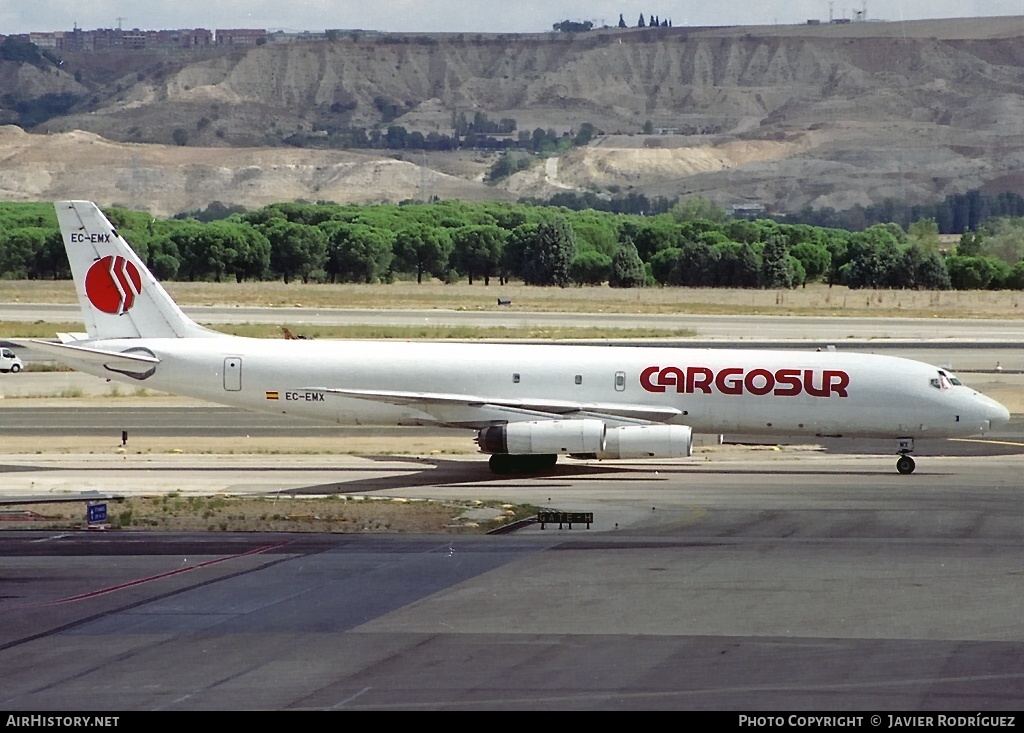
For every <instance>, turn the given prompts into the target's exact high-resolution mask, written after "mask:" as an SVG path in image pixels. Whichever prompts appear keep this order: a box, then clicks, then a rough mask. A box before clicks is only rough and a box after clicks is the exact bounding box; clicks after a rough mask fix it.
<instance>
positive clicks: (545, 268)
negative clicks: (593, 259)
mask: <svg viewBox="0 0 1024 733" xmlns="http://www.w3.org/2000/svg"><path fill="white" fill-rule="evenodd" d="M574 257H576V237H575V235H574V234H573V231H572V227H571V226H570V225H569V222H568V221H566V220H565V219H564V218H563V217H560V216H559V217H556V218H555V219H552V220H551V221H546V222H542V223H541V224H539V225H538V226H537V235H536V236H535V237H534V238H533V241H531V242H528V243H527V246H526V249H525V251H524V253H523V281H524V282H525V283H526V284H527V285H558V286H559V287H563V288H564V287H565V286H566V285H568V284H569V281H570V277H569V274H570V273H569V268H570V266H571V265H572V261H573V258H574Z"/></svg>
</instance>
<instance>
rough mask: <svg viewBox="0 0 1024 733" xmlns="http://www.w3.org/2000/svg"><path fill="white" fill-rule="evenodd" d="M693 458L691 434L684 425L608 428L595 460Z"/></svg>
mask: <svg viewBox="0 0 1024 733" xmlns="http://www.w3.org/2000/svg"><path fill="white" fill-rule="evenodd" d="M691 455H693V432H692V431H691V430H690V428H689V427H687V426H686V425H637V426H629V427H624V428H609V429H608V431H607V432H606V433H605V439H604V450H602V451H598V453H597V457H598V458H686V457H688V456H691Z"/></svg>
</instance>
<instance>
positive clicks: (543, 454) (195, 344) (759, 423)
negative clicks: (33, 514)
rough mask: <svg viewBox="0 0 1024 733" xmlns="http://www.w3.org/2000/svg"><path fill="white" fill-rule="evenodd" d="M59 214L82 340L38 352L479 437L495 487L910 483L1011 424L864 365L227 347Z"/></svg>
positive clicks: (184, 391)
mask: <svg viewBox="0 0 1024 733" xmlns="http://www.w3.org/2000/svg"><path fill="white" fill-rule="evenodd" d="M56 208H57V217H58V219H59V221H60V228H61V231H62V233H63V236H64V244H65V246H66V247H67V252H68V259H69V260H70V262H71V270H72V272H73V273H74V278H75V285H76V288H77V290H78V298H79V300H80V302H81V306H82V314H83V316H84V320H85V327H86V331H87V332H88V333H87V334H61V341H62V343H56V342H51V341H42V340H33V341H31V345H32V347H33V348H36V349H42V350H43V351H46V352H48V353H50V354H53V355H55V356H56V357H57V358H59V359H60V360H62V361H64V362H66V363H67V364H68V365H70V366H72V367H73V368H75V369H79V370H81V371H83V372H87V373H89V374H94V375H97V376H101V377H107V378H109V379H114V380H118V381H121V382H125V383H128V384H133V383H136V384H137V383H143V384H145V385H146V386H147V387H152V388H153V389H156V390H161V391H165V392H170V393H174V394H180V395H187V396H190V397H197V398H199V399H203V400H209V401H211V402H217V403H222V404H226V405H232V406H235V407H241V408H246V409H249V410H257V411H262V412H274V413H278V412H280V413H285V414H289V415H298V416H301V417H306V418H314V419H320V420H326V421H328V422H335V423H347V424H358V425H362V424H386V425H437V426H444V427H451V428H463V429H466V428H469V429H473V430H476V431H478V436H477V443H478V445H479V446H480V449H481V451H483V452H485V453H490V454H492V455H491V458H490V466H491V469H492V470H493V471H494V472H495V473H509V472H531V471H539V470H543V469H545V468H549V467H551V466H553V465H554V463H555V461H556V460H557V457H558V456H559V455H568V456H576V457H590V458H594V457H596V458H629V459H637V458H674V457H681V456H689V455H690V454H691V451H692V444H693V441H692V432H691V431H694V432H700V433H710V434H722V433H737V434H760V435H773V434H774V435H806V436H845V437H863V438H891V439H893V440H894V441H898V444H897V445H898V446H899V447H898V449H897V452H898V453H899V455H900V457H899V460H898V461H897V463H896V468H897V470H898V471H899V472H900V473H911V472H912V471H913V470H914V460H913V458H911V457H910V455H909V454H910V452H911V451H912V450H913V441H914V439H915V438H923V437H929V438H950V437H957V436H967V435H976V434H979V433H986V432H988V431H990V430H992V429H993V428H994V427H996V426H1000V425H1003V424H1005V423H1006V422H1007V421H1008V420H1009V416H1010V415H1009V412H1008V411H1007V409H1006V408H1005V407H1003V406H1002V405H1001V404H999V403H998V402H995V401H994V400H992V399H989V398H988V397H986V396H984V395H982V394H979V393H978V392H976V391H975V390H973V389H970V388H969V387H966V386H964V385H962V384H961V383H960V381H959V380H958V379H957V378H956V377H955V376H954V375H953V374H951V373H949V372H948V371H945V370H943V369H939V368H937V367H934V366H929V365H928V364H923V363H921V362H916V361H910V360H907V359H900V358H895V357H888V356H877V355H871V354H855V353H839V352H834V351H824V352H796V351H753V350H751V351H740V350H729V349H720V350H712V349H668V348H643V347H603V346H563V345H524V344H490V343H417V342H406V341H308V340H296V341H290V340H268V339H252V338H241V337H235V336H227V335H224V334H220V333H217V332H215V331H211V330H209V329H207V328H204V327H202V326H199V325H197V324H196V323H194V322H193V321H191V320H190V319H189V318H188V317H187V316H185V314H184V313H182V311H181V310H180V309H179V308H178V306H177V305H176V304H175V303H174V302H173V301H172V300H171V298H170V296H168V295H167V293H166V292H165V291H164V289H163V288H162V287H161V286H160V284H159V283H158V282H157V280H156V279H155V278H154V277H153V275H152V274H150V272H149V270H148V269H147V268H146V265H145V264H144V263H143V262H142V260H140V259H139V257H138V256H137V255H136V254H135V252H133V251H132V249H131V248H130V247H129V246H128V244H127V243H126V242H125V241H124V239H122V238H121V237H120V236H119V235H118V233H117V232H116V231H115V230H114V228H113V226H112V225H111V224H110V222H109V221H107V219H106V217H104V216H103V214H102V212H101V211H100V210H99V209H98V208H97V207H96V205H95V204H93V203H91V202H88V201H60V202H58V203H57V204H56ZM894 447H895V446H894Z"/></svg>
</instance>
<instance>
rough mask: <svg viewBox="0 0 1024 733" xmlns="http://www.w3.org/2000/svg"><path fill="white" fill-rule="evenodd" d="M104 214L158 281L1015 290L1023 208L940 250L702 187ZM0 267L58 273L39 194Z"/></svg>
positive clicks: (18, 273)
mask: <svg viewBox="0 0 1024 733" xmlns="http://www.w3.org/2000/svg"><path fill="white" fill-rule="evenodd" d="M104 211H105V213H106V214H107V216H108V217H109V218H110V220H111V221H112V222H113V223H114V225H115V226H116V227H117V228H118V230H119V232H120V233H121V234H122V235H123V236H124V237H125V239H127V240H128V241H129V242H130V243H131V245H132V246H133V247H134V248H135V250H136V251H137V252H138V254H139V256H140V257H141V258H142V259H143V260H144V261H145V262H146V264H147V266H148V267H149V268H150V270H152V272H153V273H154V275H156V276H157V277H158V278H160V279H164V280H188V281H203V280H211V281H217V282H221V281H227V280H232V279H233V280H236V281H238V282H242V281H245V280H270V279H281V280H284V281H285V282H291V281H296V280H301V281H302V282H363V283H373V282H387V281H392V280H394V279H399V278H402V279H405V278H408V279H412V278H415V279H416V280H417V281H418V282H422V281H423V280H424V279H429V278H437V279H439V280H442V281H444V282H455V281H459V280H466V281H468V282H469V283H470V284H474V283H477V282H481V281H482V283H483V284H484V285H487V284H489V283H490V281H491V280H492V279H496V280H498V281H499V282H502V283H504V282H508V281H509V280H520V281H522V282H524V283H526V284H528V285H540V286H544V285H554V286H562V287H565V286H569V285H579V286H583V285H599V284H602V283H608V284H609V285H611V286H612V287H643V286H659V285H662V286H688V287H734V288H794V287H799V286H802V285H806V284H807V283H814V282H826V283H828V284H830V285H834V284H838V285H845V286H848V287H850V288H895V289H904V288H914V289H948V288H957V289H982V288H989V289H1007V288H1009V289H1014V290H1019V289H1024V218H1016V217H1005V218H1000V219H992V220H990V221H989V222H988V224H987V226H986V227H984V228H982V229H980V230H979V231H976V232H968V233H965V234H964V235H963V236H962V237H961V240H960V243H959V245H958V246H957V247H956V248H955V251H953V252H943V251H942V249H941V247H940V240H939V235H938V226H937V224H936V222H935V221H934V220H932V219H927V220H921V221H918V222H915V223H914V224H912V225H911V226H910V227H909V228H907V229H904V228H903V227H901V226H899V225H898V224H894V223H888V224H878V225H874V226H871V227H868V228H867V229H865V230H863V231H859V232H851V231H848V230H843V229H835V228H828V227H816V226H811V225H808V224H786V223H782V222H777V221H774V220H770V219H762V220H757V221H748V220H745V219H729V218H728V217H726V216H725V214H724V212H723V211H721V210H720V209H717V208H716V207H715V206H714V205H712V204H710V203H709V202H707V201H706V200H704V199H700V198H696V199H689V200H687V201H684V202H678V203H676V204H675V205H673V206H672V207H671V208H670V209H669V210H668V211H666V212H665V213H661V214H657V215H653V216H640V215H636V214H621V213H612V212H602V211H595V210H593V209H588V210H583V211H573V210H571V209H568V208H564V207H553V206H539V205H533V204H528V203H519V204H506V203H497V202H487V203H466V202H459V201H443V202H434V203H415V202H410V203H405V204H400V205H379V206H341V205H337V204H332V203H324V202H321V203H315V204H310V203H278V204H272V205H270V206H266V207H263V208H261V209H257V210H254V211H246V210H244V209H241V208H240V207H227V206H224V205H222V204H219V203H214V204H211V205H210V206H209V207H207V208H206V209H204V210H202V211H196V212H188V213H186V214H182V215H179V217H177V218H173V219H158V218H155V217H153V216H151V215H150V214H148V213H146V212H139V211H132V210H129V209H126V208H123V207H117V206H113V207H107V208H106V209H105V210H104ZM0 277H3V278H5V279H65V278H69V277H70V272H69V270H68V264H67V257H66V254H65V252H64V247H63V244H62V242H61V238H60V233H59V231H58V229H57V223H56V217H55V215H54V213H53V207H52V206H51V205H49V204H16V203H8V204H0Z"/></svg>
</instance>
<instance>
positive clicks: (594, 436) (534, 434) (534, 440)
mask: <svg viewBox="0 0 1024 733" xmlns="http://www.w3.org/2000/svg"><path fill="white" fill-rule="evenodd" d="M604 436H605V425H604V423H603V422H601V421H600V420H531V421H529V422H513V423H508V424H507V425H495V426H494V427H490V428H484V429H483V430H481V431H480V433H479V434H478V435H477V438H476V442H477V445H479V446H480V450H482V451H483V452H484V453H512V454H516V455H525V454H549V455H551V454H553V455H558V454H562V455H568V454H573V455H575V454H579V453H600V452H601V451H602V450H603V449H604V445H605V439H604Z"/></svg>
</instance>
